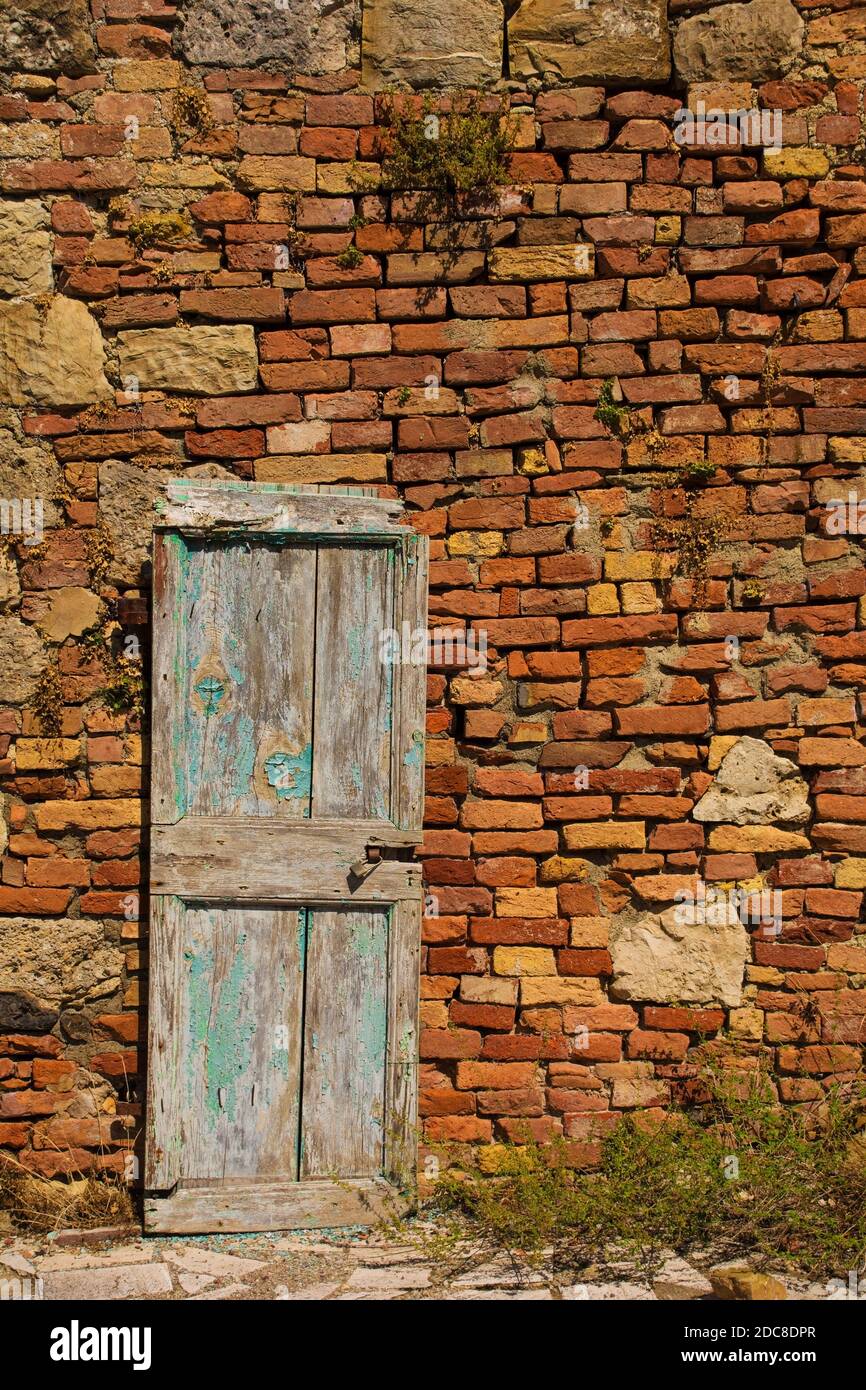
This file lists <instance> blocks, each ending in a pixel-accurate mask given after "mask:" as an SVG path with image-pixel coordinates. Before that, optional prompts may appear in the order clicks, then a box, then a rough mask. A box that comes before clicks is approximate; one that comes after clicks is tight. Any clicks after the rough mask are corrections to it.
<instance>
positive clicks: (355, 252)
mask: <svg viewBox="0 0 866 1390" xmlns="http://www.w3.org/2000/svg"><path fill="white" fill-rule="evenodd" d="M363 259H364V253H363V251H359V249H358V247H357V246H355V244H354V243H353V244H352V245H351V246H347V247H346V249H345V251H341V252H340V254H339V256H338V257H337V265H338V266H339V267H340V269H341V270H357V269H358V266H359V265H361V263H362V261H363Z"/></svg>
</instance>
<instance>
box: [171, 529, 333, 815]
mask: <svg viewBox="0 0 866 1390" xmlns="http://www.w3.org/2000/svg"><path fill="white" fill-rule="evenodd" d="M315 570H316V553H315V549H314V547H312V546H296V545H287V544H285V543H283V542H281V541H278V542H276V543H274V542H268V541H267V540H264V539H262V538H257V539H254V540H232V541H225V540H223V541H220V542H218V543H217V544H213V543H212V542H210V541H209V542H207V543H205V544H192V545H191V546H190V560H189V577H188V581H187V584H186V594H187V597H188V604H187V608H188V612H187V664H186V676H185V689H184V697H183V707H184V714H185V749H186V761H185V771H186V780H187V795H186V805H187V808H188V812H189V814H191V815H201V816H206V815H220V814H235V815H249V816H280V817H283V818H285V819H287V820H292V819H300V818H302V817H306V816H309V814H310V786H311V774H312V720H313V631H314V624H315V583H316V579H315Z"/></svg>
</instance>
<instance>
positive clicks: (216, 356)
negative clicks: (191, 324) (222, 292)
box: [117, 324, 258, 396]
mask: <svg viewBox="0 0 866 1390" xmlns="http://www.w3.org/2000/svg"><path fill="white" fill-rule="evenodd" d="M117 351H118V359H119V362H120V374H121V377H122V378H124V379H126V378H127V377H134V378H135V379H136V381H137V382H138V385H139V388H140V389H141V390H156V391H192V392H194V393H196V394H199V395H203V396H231V395H234V394H235V392H237V391H254V390H255V388H256V382H257V379H258V357H257V355H256V335H255V333H254V332H253V329H252V326H251V325H250V324H239V325H237V326H235V327H231V328H207V327H199V328H141V329H130V330H129V331H128V332H126V333H118V335H117Z"/></svg>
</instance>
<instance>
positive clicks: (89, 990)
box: [0, 917, 123, 1007]
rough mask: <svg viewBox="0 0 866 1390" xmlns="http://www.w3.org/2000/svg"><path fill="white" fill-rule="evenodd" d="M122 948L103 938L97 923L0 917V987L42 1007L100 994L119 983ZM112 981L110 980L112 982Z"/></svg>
mask: <svg viewBox="0 0 866 1390" xmlns="http://www.w3.org/2000/svg"><path fill="white" fill-rule="evenodd" d="M122 968H123V953H122V951H121V950H120V949H119V947H117V946H114V945H112V944H110V943H109V942H108V941H107V940H106V932H105V927H104V926H103V924H102V922H98V921H93V920H91V919H89V918H88V919H85V918H81V919H80V920H79V921H72V920H70V919H67V918H59V919H58V920H57V921H40V922H35V921H34V920H33V918H32V917H5V918H3V919H2V921H0V990H8V991H10V992H17V991H20V989H21V987H22V984H24V985H26V988H27V990H28V993H29V995H30V996H31V997H32V998H34V999H35V1000H36V1002H37V1003H38V1004H39V1005H40V1006H42V1007H52V1006H58V1005H60V1004H65V1003H72V1002H77V1001H83V1000H85V999H86V998H88V997H93V998H102V997H103V996H104V995H106V994H107V993H112V992H113V991H112V989H111V988H110V987H109V986H111V985H112V984H113V987H114V988H117V987H119V984H120V974H121V970H122ZM114 982H116V983H114Z"/></svg>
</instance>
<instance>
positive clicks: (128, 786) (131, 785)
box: [90, 763, 141, 796]
mask: <svg viewBox="0 0 866 1390" xmlns="http://www.w3.org/2000/svg"><path fill="white" fill-rule="evenodd" d="M90 786H91V789H92V790H93V791H94V792H95V793H96V794H97V795H98V796H132V795H134V793H135V792H137V791H138V790H139V788H140V787H141V768H140V767H132V766H130V767H127V766H126V765H124V764H121V763H101V764H100V765H99V766H98V767H94V768H93V769H92V770H91V773H90Z"/></svg>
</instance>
